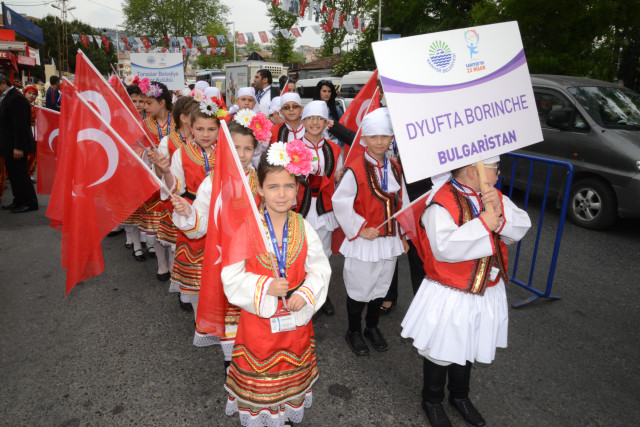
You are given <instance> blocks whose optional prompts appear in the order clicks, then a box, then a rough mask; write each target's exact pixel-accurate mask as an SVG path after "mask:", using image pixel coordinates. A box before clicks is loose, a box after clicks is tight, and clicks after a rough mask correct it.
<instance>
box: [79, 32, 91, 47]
mask: <svg viewBox="0 0 640 427" xmlns="http://www.w3.org/2000/svg"><path fill="white" fill-rule="evenodd" d="M80 41H81V42H82V45H83V46H84V47H87V46H88V45H89V38H88V37H87V36H85V35H84V34H81V35H80Z"/></svg>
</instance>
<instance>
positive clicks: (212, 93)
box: [204, 86, 221, 99]
mask: <svg viewBox="0 0 640 427" xmlns="http://www.w3.org/2000/svg"><path fill="white" fill-rule="evenodd" d="M204 94H205V96H206V97H207V98H213V97H216V98H218V99H221V98H220V89H218V88H217V87H215V86H209V87H208V88H206V89H205V90H204Z"/></svg>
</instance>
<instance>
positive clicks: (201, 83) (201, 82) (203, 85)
mask: <svg viewBox="0 0 640 427" xmlns="http://www.w3.org/2000/svg"><path fill="white" fill-rule="evenodd" d="M208 87H209V83H207V82H205V81H204V80H199V81H197V82H196V86H195V89H200V90H205V89H206V88H208Z"/></svg>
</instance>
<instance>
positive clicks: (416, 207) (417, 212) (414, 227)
mask: <svg viewBox="0 0 640 427" xmlns="http://www.w3.org/2000/svg"><path fill="white" fill-rule="evenodd" d="M429 193H430V192H429V191H428V192H426V193H425V194H423V195H422V196H420V197H418V198H417V199H416V200H414V201H413V202H411V204H409V205H408V206H406V207H404V208H402V210H400V212H398V213H396V215H395V218H396V220H398V222H399V223H400V225H401V226H402V229H403V230H404V231H405V232H406V233H407V236H409V239H411V241H412V242H413V244H414V245H415V247H416V249H417V250H418V255H420V259H421V260H423V261H424V254H423V253H422V245H421V244H420V240H421V234H420V233H419V232H418V229H419V228H420V218H421V217H422V213H423V212H424V210H425V209H426V208H427V206H426V202H427V198H428V197H429Z"/></svg>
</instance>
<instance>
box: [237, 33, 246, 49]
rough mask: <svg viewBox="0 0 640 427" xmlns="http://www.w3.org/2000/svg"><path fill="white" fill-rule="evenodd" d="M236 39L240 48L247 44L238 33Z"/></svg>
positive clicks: (242, 35)
mask: <svg viewBox="0 0 640 427" xmlns="http://www.w3.org/2000/svg"><path fill="white" fill-rule="evenodd" d="M236 37H237V38H238V44H239V45H240V46H242V45H244V44H247V39H245V37H244V34H242V33H238V35H237V36H236Z"/></svg>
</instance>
